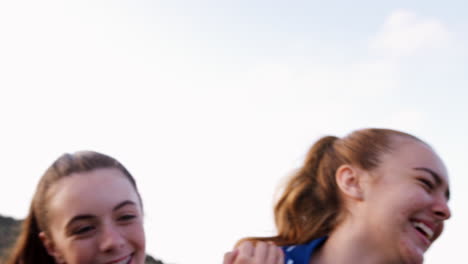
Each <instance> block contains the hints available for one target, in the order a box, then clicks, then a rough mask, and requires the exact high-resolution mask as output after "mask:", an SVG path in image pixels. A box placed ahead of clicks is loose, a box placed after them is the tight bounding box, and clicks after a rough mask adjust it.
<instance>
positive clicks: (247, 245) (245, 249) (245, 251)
mask: <svg viewBox="0 0 468 264" xmlns="http://www.w3.org/2000/svg"><path fill="white" fill-rule="evenodd" d="M238 249H239V255H242V256H243V257H248V258H250V257H253V255H254V246H253V245H252V242H250V241H245V242H242V243H241V244H240V246H239V247H238Z"/></svg>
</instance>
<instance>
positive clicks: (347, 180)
mask: <svg viewBox="0 0 468 264" xmlns="http://www.w3.org/2000/svg"><path fill="white" fill-rule="evenodd" d="M361 174H362V171H361V170H360V169H358V168H356V167H354V166H351V165H348V164H345V165H341V166H340V167H339V168H338V170H336V174H335V179H336V183H337V184H338V188H339V189H340V190H341V192H342V193H343V194H344V195H345V196H346V197H348V198H350V199H354V200H359V201H362V200H363V199H364V192H363V189H362V184H361V176H362V175H361Z"/></svg>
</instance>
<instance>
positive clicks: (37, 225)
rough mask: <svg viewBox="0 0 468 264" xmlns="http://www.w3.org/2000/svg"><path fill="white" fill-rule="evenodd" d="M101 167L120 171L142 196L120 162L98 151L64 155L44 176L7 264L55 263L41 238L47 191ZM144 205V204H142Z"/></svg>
mask: <svg viewBox="0 0 468 264" xmlns="http://www.w3.org/2000/svg"><path fill="white" fill-rule="evenodd" d="M101 168H116V169H118V170H120V171H121V172H122V173H123V174H124V175H125V177H126V178H127V179H128V180H129V181H130V183H131V184H132V186H133V187H134V188H135V191H136V193H137V195H138V198H139V200H140V204H141V205H142V203H141V197H140V194H139V192H138V188H137V185H136V182H135V180H134V178H133V176H132V175H131V174H130V173H129V172H128V170H127V169H126V168H125V167H124V166H123V165H122V164H121V163H120V162H118V161H117V160H116V159H114V158H112V157H110V156H107V155H104V154H101V153H98V152H94V151H80V152H75V153H73V154H69V153H66V154H63V155H62V156H60V157H59V158H58V159H57V160H55V162H54V163H53V164H52V165H51V166H50V167H49V168H48V169H47V170H46V171H45V173H44V174H43V175H42V177H41V179H40V181H39V183H38V185H37V188H36V192H35V194H34V196H33V199H32V202H31V206H30V209H29V214H28V216H27V217H26V219H25V220H24V221H23V224H22V228H21V232H20V235H19V237H18V239H17V241H16V244H15V245H14V247H13V248H12V250H11V251H10V256H9V258H8V260H7V262H6V264H32V263H41V264H48V263H55V261H54V258H53V257H52V256H50V255H49V254H48V253H47V250H46V248H45V247H44V245H43V244H42V242H41V240H40V239H39V233H40V232H41V231H44V232H46V234H47V233H48V232H49V230H48V225H47V223H48V215H47V204H48V201H47V198H48V197H47V192H48V190H49V189H50V187H51V186H52V185H54V184H55V183H57V182H58V181H59V180H60V179H62V178H64V177H67V176H70V175H71V174H73V173H80V172H88V171H92V170H95V169H101ZM142 206H143V205H142Z"/></svg>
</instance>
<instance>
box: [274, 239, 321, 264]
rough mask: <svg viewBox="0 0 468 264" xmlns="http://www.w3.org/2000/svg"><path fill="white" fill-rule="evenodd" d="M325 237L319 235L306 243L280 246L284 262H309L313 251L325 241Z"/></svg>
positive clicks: (300, 263)
mask: <svg viewBox="0 0 468 264" xmlns="http://www.w3.org/2000/svg"><path fill="white" fill-rule="evenodd" d="M326 239H327V238H326V237H321V238H317V239H314V240H312V241H310V242H309V243H307V244H302V245H292V246H284V247H281V248H282V249H283V252H284V263H285V264H309V262H310V259H311V258H312V254H313V253H314V251H315V250H316V249H317V248H318V247H319V246H320V245H322V244H323V242H325V240H326Z"/></svg>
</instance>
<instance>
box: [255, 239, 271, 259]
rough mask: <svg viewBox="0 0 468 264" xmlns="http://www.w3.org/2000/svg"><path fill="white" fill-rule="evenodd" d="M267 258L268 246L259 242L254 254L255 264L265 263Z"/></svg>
mask: <svg viewBox="0 0 468 264" xmlns="http://www.w3.org/2000/svg"><path fill="white" fill-rule="evenodd" d="M267 256H268V244H267V243H266V242H257V244H256V245H255V252H254V260H255V263H265V260H266V259H267ZM267 263H268V262H267Z"/></svg>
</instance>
